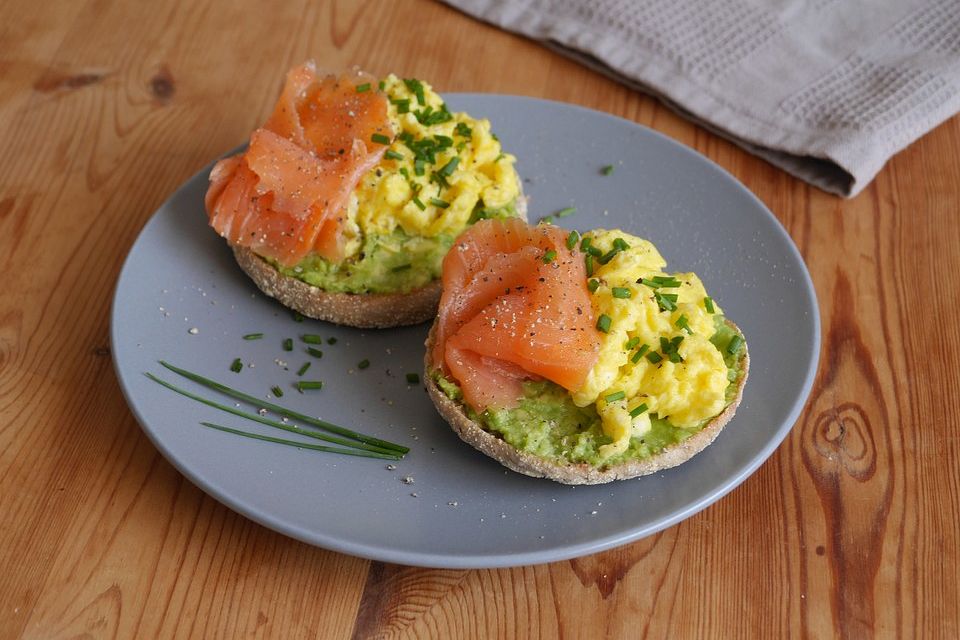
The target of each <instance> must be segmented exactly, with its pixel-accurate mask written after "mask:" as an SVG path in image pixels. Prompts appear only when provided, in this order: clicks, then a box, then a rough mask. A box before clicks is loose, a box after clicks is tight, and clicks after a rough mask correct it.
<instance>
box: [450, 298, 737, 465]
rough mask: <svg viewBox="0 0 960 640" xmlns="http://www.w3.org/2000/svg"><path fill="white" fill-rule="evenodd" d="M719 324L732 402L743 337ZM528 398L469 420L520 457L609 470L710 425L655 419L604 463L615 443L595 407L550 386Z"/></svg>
mask: <svg viewBox="0 0 960 640" xmlns="http://www.w3.org/2000/svg"><path fill="white" fill-rule="evenodd" d="M715 322H716V327H717V331H716V333H715V334H714V335H713V337H712V338H711V341H712V342H713V343H714V344H715V345H716V346H717V348H718V349H720V351H721V353H723V354H724V361H725V362H726V365H727V368H728V370H729V374H728V377H729V379H730V381H731V384H730V385H729V386H728V387H727V398H728V400H732V399H733V396H734V394H735V393H736V384H734V383H735V382H736V380H737V379H738V378H739V376H740V375H741V369H740V363H739V357H738V354H728V353H727V347H728V346H729V344H730V340H731V339H732V338H733V336H734V335H737V334H736V332H735V331H733V329H731V328H730V327H728V326H727V325H726V324H724V322H723V318H722V317H719V316H718V317H717V318H716V320H715ZM434 380H435V381H436V383H437V385H438V386H439V387H440V389H441V390H442V391H443V392H444V394H446V395H447V397H449V398H451V399H452V400H455V401H460V400H461V399H462V397H463V394H462V392H461V390H460V387H459V386H457V384H456V383H455V382H453V381H451V380H449V379H447V378H445V377H444V376H442V375H441V374H440V372H439V371H437V372H435V374H434ZM523 392H524V396H523V398H522V399H521V400H520V403H519V404H518V405H517V406H516V407H514V408H512V409H487V410H486V411H484V412H483V413H481V414H480V415H477V414H476V413H475V412H474V411H473V410H471V409H470V408H469V407H466V412H467V415H468V416H469V417H470V419H471V420H474V421H476V422H479V423H480V424H481V425H482V426H483V427H484V429H486V430H487V431H490V432H492V433H495V434H497V435H498V436H500V437H501V438H503V439H504V440H505V441H506V442H508V443H509V444H510V445H511V446H513V447H515V448H517V449H519V450H520V451H524V452H527V453H530V454H533V455H535V456H538V457H541V458H544V459H547V460H551V461H553V462H558V463H586V464H589V465H592V466H595V467H607V466H613V465H616V464H619V463H622V462H626V461H628V460H642V459H645V458H649V457H651V456H653V455H656V454H658V453H660V452H661V451H663V450H664V449H666V448H667V447H669V446H671V445H674V444H677V443H680V442H683V441H684V440H686V439H687V438H689V437H690V436H692V435H693V434H695V433H697V432H698V431H699V430H700V429H702V428H703V425H704V424H706V422H707V421H704V422H703V423H701V424H700V425H698V426H697V427H695V428H692V429H681V428H679V427H675V426H673V425H672V424H670V422H668V421H667V420H665V419H662V418H659V417H658V416H657V415H656V414H653V415H651V416H650V418H651V428H650V430H649V431H647V432H646V433H645V434H644V435H643V436H642V437H639V438H636V437H635V438H631V440H630V446H629V447H628V448H627V450H626V451H624V452H623V453H621V454H618V455H616V456H613V457H610V458H606V459H602V458H601V457H600V453H599V451H600V446H601V445H605V444H609V443H610V442H611V439H610V438H609V437H608V436H607V435H605V434H604V433H603V428H602V426H601V421H600V416H599V415H597V412H596V409H595V408H594V406H593V405H590V406H587V407H578V406H577V405H575V404H574V403H573V400H572V399H571V398H570V394H569V393H568V392H567V391H566V389H564V388H563V387H561V386H559V385H557V384H555V383H553V382H550V381H542V382H525V383H524V385H523Z"/></svg>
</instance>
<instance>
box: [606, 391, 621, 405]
mask: <svg viewBox="0 0 960 640" xmlns="http://www.w3.org/2000/svg"><path fill="white" fill-rule="evenodd" d="M626 397H627V394H626V393H625V392H623V391H614V392H613V393H611V394H610V395H607V396H604V398H603V400H604V401H605V402H616V401H617V400H623V399H624V398H626Z"/></svg>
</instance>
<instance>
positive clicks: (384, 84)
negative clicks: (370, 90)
mask: <svg viewBox="0 0 960 640" xmlns="http://www.w3.org/2000/svg"><path fill="white" fill-rule="evenodd" d="M377 86H378V87H380V91H383V90H384V89H386V88H387V83H386V82H385V81H384V80H381V81H380V82H379V84H377Z"/></svg>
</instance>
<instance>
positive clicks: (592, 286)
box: [587, 256, 600, 293]
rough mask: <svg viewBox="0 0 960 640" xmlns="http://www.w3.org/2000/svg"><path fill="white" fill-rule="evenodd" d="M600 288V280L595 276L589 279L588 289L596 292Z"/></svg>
mask: <svg viewBox="0 0 960 640" xmlns="http://www.w3.org/2000/svg"><path fill="white" fill-rule="evenodd" d="M587 257H588V258H589V257H590V256H587ZM598 288H600V281H599V280H597V279H595V278H591V279H590V280H587V289H589V291H590V293H595V292H596V291H597V289H598Z"/></svg>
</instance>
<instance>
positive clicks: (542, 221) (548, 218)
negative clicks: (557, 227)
mask: <svg viewBox="0 0 960 640" xmlns="http://www.w3.org/2000/svg"><path fill="white" fill-rule="evenodd" d="M537 222H538V223H539V224H553V216H543V217H542V218H540V220H538V221H537Z"/></svg>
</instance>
